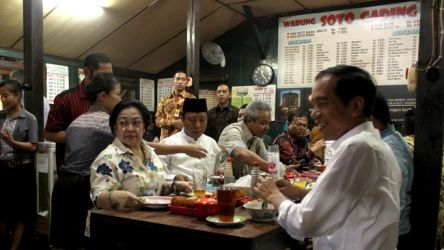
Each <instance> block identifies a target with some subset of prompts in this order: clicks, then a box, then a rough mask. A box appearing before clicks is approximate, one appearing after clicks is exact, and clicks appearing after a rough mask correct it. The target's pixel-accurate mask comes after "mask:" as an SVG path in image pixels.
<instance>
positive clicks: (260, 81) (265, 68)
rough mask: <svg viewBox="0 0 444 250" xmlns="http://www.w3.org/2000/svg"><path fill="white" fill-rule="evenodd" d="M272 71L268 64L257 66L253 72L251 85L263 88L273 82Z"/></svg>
mask: <svg viewBox="0 0 444 250" xmlns="http://www.w3.org/2000/svg"><path fill="white" fill-rule="evenodd" d="M273 77H274V70H273V68H272V67H271V66H270V65H268V64H259V65H258V66H256V67H255V68H254V70H253V74H252V75H251V79H252V80H253V83H254V84H256V85H259V86H265V85H268V84H269V83H271V81H273Z"/></svg>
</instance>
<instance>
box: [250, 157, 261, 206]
mask: <svg viewBox="0 0 444 250" xmlns="http://www.w3.org/2000/svg"><path fill="white" fill-rule="evenodd" d="M259 172H260V171H259V163H258V162H256V161H255V162H253V168H252V169H251V197H252V198H258V197H259V195H258V194H257V193H256V191H255V190H254V188H255V187H256V185H257V182H258V181H259Z"/></svg>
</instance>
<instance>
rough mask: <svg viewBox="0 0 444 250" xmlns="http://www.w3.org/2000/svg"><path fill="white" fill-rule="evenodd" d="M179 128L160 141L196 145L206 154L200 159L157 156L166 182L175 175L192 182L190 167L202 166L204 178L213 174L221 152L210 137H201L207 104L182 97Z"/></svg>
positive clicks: (174, 155) (200, 100)
mask: <svg viewBox="0 0 444 250" xmlns="http://www.w3.org/2000/svg"><path fill="white" fill-rule="evenodd" d="M181 119H182V123H183V126H184V127H183V129H182V130H181V131H180V132H179V133H176V134H174V135H172V136H170V137H167V138H165V139H163V140H162V141H161V143H162V144H166V145H193V144H194V145H199V146H202V147H205V149H206V150H207V154H206V156H205V157H203V158H200V159H198V158H191V157H189V156H188V155H186V154H184V153H179V154H169V155H159V158H160V160H161V161H162V163H163V164H164V170H165V172H166V173H167V174H168V177H167V178H168V179H171V180H173V178H174V177H175V176H176V175H178V174H181V175H185V176H187V177H188V178H189V179H190V180H191V179H193V168H195V167H196V166H198V165H200V166H205V167H206V169H207V173H208V175H213V174H215V173H216V172H217V170H219V172H222V173H223V167H222V169H221V167H220V158H221V150H220V148H219V146H218V145H217V142H216V141H215V140H214V139H212V138H211V137H209V136H207V135H204V134H203V132H204V131H205V128H206V127H207V102H206V100H205V99H190V98H186V99H185V101H184V104H183V110H182V115H181Z"/></svg>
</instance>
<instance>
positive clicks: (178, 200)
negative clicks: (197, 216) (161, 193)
mask: <svg viewBox="0 0 444 250" xmlns="http://www.w3.org/2000/svg"><path fill="white" fill-rule="evenodd" d="M186 199H187V197H186V196H182V195H176V196H173V198H172V199H171V205H172V206H177V207H184V206H185V200H186Z"/></svg>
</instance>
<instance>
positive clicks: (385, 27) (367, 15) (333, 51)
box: [277, 2, 420, 88]
mask: <svg viewBox="0 0 444 250" xmlns="http://www.w3.org/2000/svg"><path fill="white" fill-rule="evenodd" d="M419 14H420V4H419V2H404V3H396V4H390V5H382V6H374V7H366V8H357V9H349V10H340V11H332V12H324V13H316V14H308V15H300V16H290V17H283V18H280V19H279V42H278V65H279V68H278V78H277V82H278V88H295V87H298V88H304V87H306V88H308V87H311V86H312V84H313V81H314V77H315V76H316V74H317V73H318V72H319V71H321V70H323V69H326V68H328V67H331V66H335V65H338V64H347V65H354V66H357V67H360V68H363V69H365V70H367V71H368V72H369V73H370V74H371V75H372V76H373V77H375V79H376V81H377V83H378V85H401V84H406V83H407V80H406V79H405V77H404V72H405V69H406V68H408V67H409V66H411V65H412V64H414V63H415V62H416V61H417V58H418V40H419V24H420V22H419Z"/></svg>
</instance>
